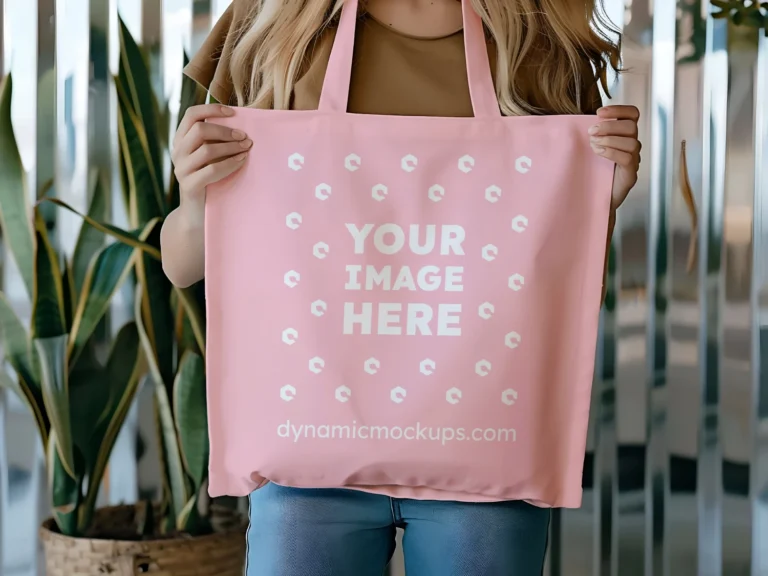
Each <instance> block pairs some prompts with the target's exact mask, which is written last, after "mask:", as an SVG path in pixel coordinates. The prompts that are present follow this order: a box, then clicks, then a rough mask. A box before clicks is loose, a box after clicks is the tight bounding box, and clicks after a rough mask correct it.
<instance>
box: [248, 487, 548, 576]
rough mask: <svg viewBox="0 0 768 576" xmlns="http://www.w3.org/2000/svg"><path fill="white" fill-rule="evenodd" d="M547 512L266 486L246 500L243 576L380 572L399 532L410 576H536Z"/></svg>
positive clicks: (519, 505)
mask: <svg viewBox="0 0 768 576" xmlns="http://www.w3.org/2000/svg"><path fill="white" fill-rule="evenodd" d="M549 517H550V511H549V509H546V508H536V507H534V506H531V505H529V504H526V503H524V502H498V503H489V504H473V503H462V502H438V501H433V500H405V499H397V498H389V497H387V496H380V495H376V494H367V493H365V492H359V491H356V490H345V489H322V490H320V489H317V490H315V489H306V488H285V487H282V486H278V485H276V484H267V485H266V486H265V487H264V488H261V489H259V490H256V491H255V492H253V493H252V494H251V496H250V522H251V523H250V527H249V529H248V536H247V538H248V553H247V554H248V557H247V568H246V576H381V575H382V574H383V572H384V570H385V568H386V566H387V563H388V562H389V559H390V558H391V557H392V553H393V552H394V550H395V528H396V527H401V528H404V529H405V532H404V536H403V553H404V556H405V568H406V572H407V576H540V575H541V574H542V570H543V565H544V553H545V551H546V547H547V534H548V527H549Z"/></svg>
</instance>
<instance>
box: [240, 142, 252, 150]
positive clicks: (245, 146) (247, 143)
mask: <svg viewBox="0 0 768 576" xmlns="http://www.w3.org/2000/svg"><path fill="white" fill-rule="evenodd" d="M252 145H253V140H243V141H242V142H240V148H245V149H246V150H248V148H250V147H251V146H252Z"/></svg>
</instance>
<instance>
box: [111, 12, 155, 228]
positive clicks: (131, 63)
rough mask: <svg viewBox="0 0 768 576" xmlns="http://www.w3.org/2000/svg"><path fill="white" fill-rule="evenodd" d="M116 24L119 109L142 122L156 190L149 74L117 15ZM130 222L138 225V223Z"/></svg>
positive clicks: (143, 60)
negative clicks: (118, 23)
mask: <svg viewBox="0 0 768 576" xmlns="http://www.w3.org/2000/svg"><path fill="white" fill-rule="evenodd" d="M119 26H120V27H119V34H120V66H119V70H118V82H117V84H118V86H119V91H122V90H124V91H125V94H124V96H125V97H127V98H125V97H124V96H121V97H120V100H121V109H122V107H123V105H126V106H127V108H126V109H125V111H126V112H128V111H130V112H131V113H132V114H131V115H132V116H135V117H136V119H137V120H138V123H139V124H141V126H143V128H144V132H145V134H146V136H148V139H147V142H146V143H147V146H148V153H149V159H150V162H151V165H152V169H153V170H152V171H153V173H154V176H155V178H156V181H155V184H156V187H157V189H158V190H159V189H161V188H162V180H161V178H160V176H161V175H162V173H163V172H162V171H163V155H162V150H161V143H160V140H159V136H160V128H159V124H158V120H157V114H158V112H157V110H158V107H157V102H156V99H155V94H154V92H153V90H152V78H151V76H150V73H149V67H148V66H147V62H146V60H145V59H144V56H143V54H142V53H141V50H140V49H139V46H138V45H137V44H136V41H135V40H134V39H133V36H131V33H130V31H129V30H128V27H127V26H126V25H125V23H124V22H123V21H122V19H120V25H119ZM121 89H122V90H121ZM159 208H161V209H162V205H159ZM159 215H163V213H162V212H161V213H160V214H153V215H152V217H154V216H159ZM134 225H138V223H135V224H134Z"/></svg>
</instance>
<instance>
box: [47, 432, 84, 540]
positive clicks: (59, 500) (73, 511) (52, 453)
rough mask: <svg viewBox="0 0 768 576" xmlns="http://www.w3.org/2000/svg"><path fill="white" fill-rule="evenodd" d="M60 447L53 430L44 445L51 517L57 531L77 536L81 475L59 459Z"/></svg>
mask: <svg viewBox="0 0 768 576" xmlns="http://www.w3.org/2000/svg"><path fill="white" fill-rule="evenodd" d="M61 451H62V448H61V446H60V444H59V442H58V437H57V436H56V432H55V431H51V437H50V438H49V440H48V446H47V447H46V451H45V452H46V463H47V469H48V485H49V487H50V490H51V500H52V502H51V503H52V504H53V510H52V512H53V519H54V520H55V521H56V525H57V526H58V527H59V531H60V532H61V533H62V534H64V535H66V536H79V535H80V533H79V531H78V524H77V514H78V507H79V505H80V499H81V494H82V481H83V478H82V476H78V475H76V474H74V473H73V472H71V471H70V470H69V469H68V468H67V466H65V465H64V461H63V460H62V459H61Z"/></svg>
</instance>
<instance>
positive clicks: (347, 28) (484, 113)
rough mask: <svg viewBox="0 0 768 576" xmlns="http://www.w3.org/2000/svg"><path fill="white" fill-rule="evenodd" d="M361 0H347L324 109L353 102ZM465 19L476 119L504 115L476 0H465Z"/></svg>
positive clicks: (342, 107) (325, 88)
mask: <svg viewBox="0 0 768 576" xmlns="http://www.w3.org/2000/svg"><path fill="white" fill-rule="evenodd" d="M357 4H358V0H345V2H344V6H343V7H342V9H341V19H340V21H339V27H338V29H337V31H336V39H335V40H334V42H333V48H332V49H331V57H330V59H329V61H328V68H327V70H326V72H325V80H324V81H323V91H322V92H321V94H320V106H319V107H318V109H319V110H320V111H321V112H334V113H338V114H345V113H346V112H347V103H348V101H349V82H350V77H351V75H352V55H353V53H354V48H355V26H356V23H357ZM461 7H462V12H463V19H464V55H465V58H466V61H467V79H468V81H469V94H470V96H471V98H472V109H473V111H474V114H475V118H500V117H501V111H500V110H499V103H498V101H497V99H496V91H495V89H494V87H493V77H492V76H491V66H490V63H489V61H488V51H487V48H486V43H485V32H484V31H483V21H482V19H481V18H480V16H479V15H478V14H477V12H475V10H474V8H472V0H461Z"/></svg>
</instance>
